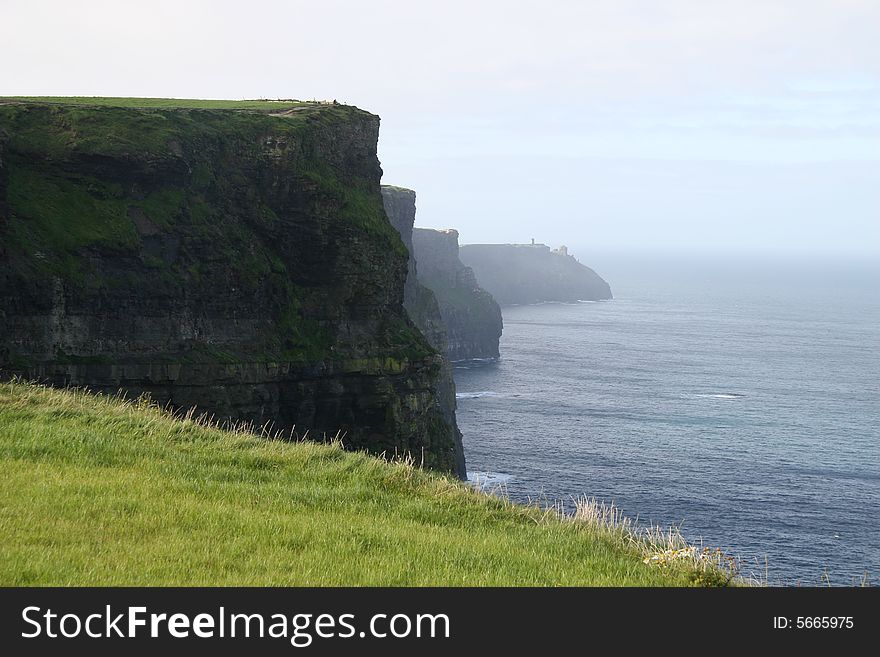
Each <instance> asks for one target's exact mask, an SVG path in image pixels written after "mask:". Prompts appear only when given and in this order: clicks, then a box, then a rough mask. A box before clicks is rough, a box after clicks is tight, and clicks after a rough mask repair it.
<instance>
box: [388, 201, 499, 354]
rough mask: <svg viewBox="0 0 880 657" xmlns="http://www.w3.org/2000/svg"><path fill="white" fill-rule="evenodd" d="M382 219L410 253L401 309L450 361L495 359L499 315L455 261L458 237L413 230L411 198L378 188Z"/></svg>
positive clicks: (445, 232)
mask: <svg viewBox="0 0 880 657" xmlns="http://www.w3.org/2000/svg"><path fill="white" fill-rule="evenodd" d="M382 200H383V201H384V203H385V213H386V214H387V215H388V219H389V220H390V221H391V225H392V226H394V227H395V228H396V229H397V231H398V232H399V233H400V237H401V239H402V240H403V243H404V245H405V246H406V247H407V249H408V250H409V252H410V259H409V266H408V270H407V279H406V286H405V288H404V307H405V308H406V311H407V313H408V314H409V316H410V319H412V321H413V323H414V324H415V325H416V326H417V327H418V328H419V330H421V331H422V333H423V334H424V335H425V337H426V338H427V339H428V342H430V343H431V344H432V345H433V346H434V347H435V348H436V349H438V350H439V351H441V352H443V353H444V354H446V355H447V356H448V357H449V359H450V360H469V359H474V358H498V340H499V338H500V337H501V328H502V323H501V309H500V308H499V306H498V304H497V303H496V302H495V300H494V299H493V298H492V295H490V294H489V293H488V292H486V290H484V289H482V288H481V287H480V286H479V285H478V284H477V281H476V279H475V277H474V273H473V271H471V269H470V268H469V267H465V266H464V265H463V264H462V263H461V261H460V260H459V259H458V232H457V231H454V230H430V229H427V228H415V229H414V228H413V223H414V221H415V217H416V193H415V192H414V191H412V190H411V189H405V188H403V187H393V186H390V185H383V186H382Z"/></svg>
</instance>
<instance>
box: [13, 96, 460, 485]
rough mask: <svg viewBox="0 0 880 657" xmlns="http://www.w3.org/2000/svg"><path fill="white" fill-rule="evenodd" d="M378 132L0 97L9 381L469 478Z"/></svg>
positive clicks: (348, 117) (314, 117)
mask: <svg viewBox="0 0 880 657" xmlns="http://www.w3.org/2000/svg"><path fill="white" fill-rule="evenodd" d="M378 130H379V118H378V117H376V116H374V115H372V114H369V113H367V112H363V111H361V110H358V109H357V108H353V107H346V106H342V105H336V104H332V105H331V104H319V103H290V104H289V106H284V107H280V106H278V107H276V106H272V107H271V108H270V109H262V110H261V109H254V108H251V107H250V106H248V107H245V108H243V109H236V108H231V109H198V108H162V107H114V106H96V105H88V106H84V105H77V104H65V103H63V102H58V103H53V102H24V101H9V100H6V101H2V100H0V374H2V375H4V376H10V375H21V376H24V377H27V378H29V379H38V380H42V381H46V382H49V383H52V384H55V385H76V386H87V387H89V388H91V389H93V390H97V391H105V392H116V391H117V390H119V389H122V390H125V391H126V392H127V393H128V394H130V395H139V394H141V393H149V394H150V395H151V396H152V397H153V399H155V400H156V401H158V402H160V403H163V404H164V403H169V404H171V405H172V406H174V407H176V408H180V409H186V408H192V407H196V408H197V409H199V410H200V411H203V412H206V413H209V414H213V415H214V416H215V417H216V418H218V419H225V418H228V419H234V420H239V421H241V420H244V421H251V422H254V423H256V424H263V423H266V422H270V423H272V425H273V426H274V427H275V428H276V429H280V430H285V431H292V430H293V428H294V427H295V429H296V433H297V434H299V435H302V434H303V433H304V432H305V431H306V430H308V432H309V436H310V437H313V438H320V437H321V436H322V435H324V434H327V435H328V436H334V435H336V434H337V432H338V431H341V432H344V438H343V443H344V445H345V446H346V447H349V448H355V449H366V450H369V451H370V452H373V453H382V452H384V453H386V454H388V455H393V454H395V453H397V454H400V455H405V454H410V455H412V456H413V457H414V458H415V460H416V461H417V462H423V463H424V464H425V465H426V466H429V467H432V468H436V469H440V470H445V471H450V472H454V473H456V474H458V475H459V476H464V473H465V466H464V456H463V453H462V448H461V439H460V433H459V432H458V429H457V427H456V425H455V418H454V406H450V402H449V400H450V399H452V400H453V401H452V404H454V388H453V387H452V386H453V384H452V380H451V377H450V376H449V373H448V371H447V369H446V368H444V359H443V358H442V356H441V355H440V354H438V353H437V351H436V349H434V348H432V347H431V345H430V344H429V343H428V342H427V340H426V339H425V338H424V337H423V336H422V334H421V333H420V332H419V331H418V330H417V329H416V328H415V327H414V326H413V324H412V322H411V321H410V320H409V319H408V317H407V315H406V312H405V311H404V308H403V300H404V294H405V282H406V279H407V266H408V265H407V260H408V254H407V249H406V247H405V246H404V244H403V243H402V241H401V239H400V237H399V236H398V234H397V232H396V231H395V230H394V229H393V228H392V226H391V224H390V223H389V222H388V219H387V217H386V215H385V212H384V210H383V204H382V196H381V193H380V189H379V180H380V177H381V168H380V166H379V162H378V159H377V156H376V143H377V138H378Z"/></svg>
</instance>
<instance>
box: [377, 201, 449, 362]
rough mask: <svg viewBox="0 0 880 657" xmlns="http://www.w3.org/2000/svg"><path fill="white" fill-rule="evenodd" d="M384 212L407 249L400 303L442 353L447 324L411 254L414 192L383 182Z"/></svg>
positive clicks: (444, 348) (414, 208)
mask: <svg viewBox="0 0 880 657" xmlns="http://www.w3.org/2000/svg"><path fill="white" fill-rule="evenodd" d="M382 201H383V203H384V204H385V213H386V214H387V215H388V220H389V221H390V222H391V225H392V226H394V228H395V230H397V232H398V233H400V239H402V240H403V244H404V246H405V247H406V250H407V252H408V253H409V260H408V266H407V276H406V285H405V287H404V295H403V306H404V308H406V311H407V313H408V314H409V317H410V319H412V321H413V323H414V324H415V325H416V326H417V327H418V328H419V330H420V331H421V332H422V334H423V335H424V336H425V337H426V338H427V339H428V342H430V343H431V345H432V346H433V347H434V348H435V349H437V351H439V352H441V353H446V352H447V350H448V343H447V335H446V327H445V326H444V325H443V318H442V316H441V315H440V306H439V305H438V304H437V298H436V297H435V296H434V293H433V292H432V291H431V290H429V289H428V288H427V287H425V286H424V285H422V284H421V282H420V281H419V277H418V272H417V268H416V259H415V256H414V255H413V224H414V223H415V220H416V193H415V192H414V191H413V190H411V189H405V188H403V187H393V186H391V185H382Z"/></svg>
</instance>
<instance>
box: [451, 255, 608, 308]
mask: <svg viewBox="0 0 880 657" xmlns="http://www.w3.org/2000/svg"><path fill="white" fill-rule="evenodd" d="M459 256H460V258H461V261H462V262H463V263H464V264H466V265H468V266H469V267H471V268H472V269H473V270H474V273H475V274H476V276H477V280H478V281H480V285H482V286H483V287H484V288H486V289H487V290H488V291H489V292H491V293H492V296H493V297H495V299H497V300H498V303H500V304H502V305H507V304H527V303H540V302H542V301H562V302H569V303H574V302H576V301H597V300H600V299H611V298H612V295H611V287H610V286H609V285H608V283H606V282H605V281H604V280H603V279H602V278H601V277H600V276H599V275H598V274H597V273H596V272H594V271H593V270H592V269H590V268H589V267H586V266H584V265H582V264H581V263H580V262H578V261H577V260H576V259H575V258H574V256H571V255H569V254H568V250H567V249H566V248H565V247H564V246H563V247H560V248H559V249H555V250H551V249H550V247H548V246H545V245H544V244H466V245H464V246H462V247H461V249H460V251H459Z"/></svg>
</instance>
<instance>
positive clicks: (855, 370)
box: [455, 257, 880, 585]
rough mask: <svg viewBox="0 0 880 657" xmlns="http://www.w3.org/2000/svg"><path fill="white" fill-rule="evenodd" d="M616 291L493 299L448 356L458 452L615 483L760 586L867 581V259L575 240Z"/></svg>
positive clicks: (498, 468) (565, 496)
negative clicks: (776, 257) (453, 356)
mask: <svg viewBox="0 0 880 657" xmlns="http://www.w3.org/2000/svg"><path fill="white" fill-rule="evenodd" d="M582 260H583V261H584V262H586V263H587V264H590V265H591V266H594V268H596V269H597V271H599V272H600V273H601V274H603V275H604V276H605V278H606V279H607V280H608V281H609V282H610V283H611V286H612V290H613V291H614V294H615V299H614V300H613V301H610V302H597V303H580V304H571V305H566V304H543V305H537V306H513V307H507V308H504V334H503V337H502V340H501V353H502V359H501V360H500V361H498V362H496V363H465V364H459V366H457V367H456V370H455V380H456V386H457V391H458V420H459V424H460V426H461V429H462V432H463V434H464V444H465V453H466V456H467V461H468V470H469V471H471V475H474V474H475V473H480V474H479V477H480V478H481V479H482V480H483V481H484V482H486V483H487V485H489V486H496V485H499V484H502V485H503V490H504V491H505V492H506V494H508V495H510V497H512V498H513V499H516V500H520V501H524V500H528V499H531V500H544V501H552V500H570V499H571V498H572V497H577V496H581V495H586V496H589V497H596V498H599V499H601V500H605V501H606V502H611V501H613V502H614V503H615V504H616V505H618V506H619V507H621V508H622V509H623V511H624V512H625V513H626V514H627V515H629V516H632V517H636V516H637V517H638V519H639V521H640V522H643V523H655V524H661V525H671V524H675V525H679V524H680V525H681V526H682V531H683V533H684V534H685V535H686V536H687V537H688V538H689V539H690V540H693V541H699V540H702V541H703V544H704V545H709V546H712V547H721V548H723V549H725V550H727V551H729V552H730V553H732V554H734V555H736V556H738V557H739V558H740V559H741V560H742V563H743V571H745V572H746V573H747V574H748V573H755V574H757V575H760V576H762V577H763V576H764V572H765V562H766V564H767V565H768V572H769V581H770V583H771V584H798V583H800V584H803V585H814V584H824V583H826V582H827V581H829V580H830V582H831V583H833V584H842V585H849V584H853V583H854V582H855V583H858V582H859V581H861V579H862V577H863V576H864V574H865V573H866V572H867V573H868V575H869V578H870V579H869V581H870V582H871V583H873V584H878V583H880V269H877V268H875V267H874V266H872V265H869V264H850V265H845V264H834V265H829V264H823V263H821V262H811V263H804V262H788V263H786V262H783V263H779V262H777V263H776V264H774V265H772V266H771V265H770V264H768V263H765V262H761V261H750V262H745V261H730V262H727V261H724V260H717V259H716V260H714V261H708V260H707V261H696V260H692V261H688V260H686V259H681V258H668V259H664V258H655V259H644V258H642V259H633V258H630V259H627V258H622V257H621V258H608V257H606V258H604V259H602V258H599V257H595V258H593V259H590V258H583V259H582Z"/></svg>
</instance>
